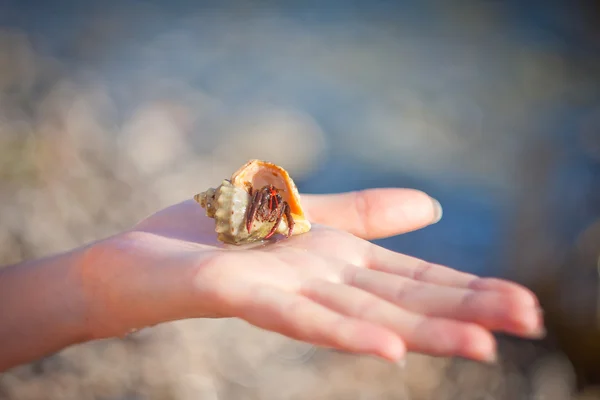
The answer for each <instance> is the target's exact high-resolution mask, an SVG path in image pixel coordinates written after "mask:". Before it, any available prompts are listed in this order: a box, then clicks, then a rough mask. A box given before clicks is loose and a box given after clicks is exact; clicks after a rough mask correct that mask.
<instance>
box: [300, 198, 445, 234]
mask: <svg viewBox="0 0 600 400" xmlns="http://www.w3.org/2000/svg"><path fill="white" fill-rule="evenodd" d="M302 205H303V206H304V207H305V208H306V210H307V214H308V215H309V218H310V219H311V220H312V221H314V222H315V223H318V224H323V225H329V226H331V227H334V228H338V229H342V230H345V231H348V232H350V233H352V234H354V235H356V236H359V237H361V238H364V239H378V238H383V237H389V236H393V235H398V234H401V233H405V232H409V231H414V230H416V229H420V228H423V227H425V226H427V225H431V224H433V223H436V222H437V221H439V219H440V218H441V216H442V209H441V207H440V205H439V203H438V202H437V201H436V200H434V199H432V198H431V197H429V196H428V195H427V194H425V193H423V192H421V191H418V190H413V189H391V188H386V189H369V190H363V191H358V192H348V193H341V194H330V195H302Z"/></svg>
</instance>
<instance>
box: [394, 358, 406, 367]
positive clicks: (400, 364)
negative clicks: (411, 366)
mask: <svg viewBox="0 0 600 400" xmlns="http://www.w3.org/2000/svg"><path fill="white" fill-rule="evenodd" d="M396 365H397V366H398V367H400V369H404V368H405V367H406V358H401V359H400V360H398V361H396Z"/></svg>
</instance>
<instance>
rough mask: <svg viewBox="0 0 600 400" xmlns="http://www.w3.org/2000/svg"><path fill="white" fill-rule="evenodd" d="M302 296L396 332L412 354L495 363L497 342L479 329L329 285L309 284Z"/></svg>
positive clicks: (478, 327)
mask: <svg viewBox="0 0 600 400" xmlns="http://www.w3.org/2000/svg"><path fill="white" fill-rule="evenodd" d="M302 294H304V295H305V296H306V297H308V298H309V299H311V300H313V301H316V302H318V303H319V304H322V305H323V306H325V307H327V308H330V309H332V310H334V311H337V312H339V313H342V314H344V315H347V316H348V317H351V318H357V319H360V320H364V321H368V322H371V323H374V324H380V325H381V326H383V327H386V328H387V329H390V330H392V331H394V332H396V333H397V334H398V335H399V336H400V337H401V338H402V339H403V340H404V342H405V343H406V346H407V349H408V350H409V351H416V352H420V353H426V354H430V355H435V356H461V357H465V358H471V359H474V360H478V361H491V360H493V359H495V355H496V343H495V340H494V338H493V336H492V335H491V333H490V332H488V331H487V330H485V329H484V328H482V327H480V326H478V325H475V324H470V323H463V322H458V321H452V320H448V319H442V318H432V317H428V316H424V315H420V314H417V313H413V312H410V311H407V310H404V309H402V308H400V307H397V306H395V305H393V304H391V303H389V302H387V301H385V300H382V299H380V298H378V297H377V296H375V295H373V294H371V293H367V292H365V291H362V290H359V289H356V288H353V287H350V286H346V285H343V284H336V283H330V282H326V281H311V282H310V283H307V284H306V285H305V286H304V287H303V289H302Z"/></svg>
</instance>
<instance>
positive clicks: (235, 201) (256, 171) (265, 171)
mask: <svg viewBox="0 0 600 400" xmlns="http://www.w3.org/2000/svg"><path fill="white" fill-rule="evenodd" d="M267 185H273V186H274V187H275V188H277V189H278V190H279V194H280V195H281V198H282V199H283V201H284V202H286V203H287V205H288V206H289V211H290V215H291V217H292V219H293V221H294V224H293V229H292V230H291V235H299V234H302V233H306V232H308V231H310V229H311V224H310V222H309V221H308V219H307V218H306V216H305V214H304V210H303V209H302V205H301V203H300V194H299V193H298V189H297V188H296V185H295V184H294V181H293V180H292V178H291V177H290V175H289V174H288V172H287V171H286V170H285V169H283V168H282V167H280V166H278V165H275V164H273V163H270V162H267V161H261V160H250V161H248V162H247V163H246V164H244V165H243V166H242V167H241V168H239V169H238V170H237V171H236V172H234V173H233V175H232V176H231V179H225V180H223V182H222V183H221V185H219V186H218V187H217V188H210V189H208V190H206V191H204V192H201V193H198V194H197V195H195V196H194V200H196V202H198V203H199V204H200V206H202V208H204V209H205V210H206V216H208V217H210V218H213V219H214V220H215V232H216V233H217V238H218V239H219V240H220V241H221V242H224V243H230V244H237V245H241V244H246V243H252V242H256V241H260V240H263V239H265V237H267V236H268V235H269V232H270V231H271V230H272V228H273V226H274V224H275V223H276V221H263V220H260V219H255V220H253V222H252V224H251V227H250V230H248V229H247V226H246V222H247V216H248V207H250V205H251V203H252V201H253V197H252V195H251V193H254V192H256V191H257V190H260V189H261V188H264V187H265V186H267ZM275 232H276V233H279V234H283V235H287V234H288V233H289V226H288V222H287V219H286V218H282V219H281V221H280V222H279V224H278V226H277V227H276V228H275Z"/></svg>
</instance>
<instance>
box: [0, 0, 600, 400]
mask: <svg viewBox="0 0 600 400" xmlns="http://www.w3.org/2000/svg"><path fill="white" fill-rule="evenodd" d="M598 10H600V8H599V7H597V6H596V3H595V2H591V1H589V2H586V1H573V2H568V1H562V2H561V1H545V2H542V1H529V2H519V1H505V2H500V1H417V2H408V1H406V2H402V1H397V2H387V1H372V2H344V1H331V2H318V1H307V2H303V5H302V6H299V5H297V4H296V3H293V2H288V1H282V2H275V1H263V2H260V4H259V2H252V1H242V0H238V1H225V2H216V1H215V2H207V1H197V2H193V1H186V0H180V1H173V2H167V1H159V0H155V1H133V0H127V1H120V2H119V1H112V0H111V1H105V2H102V3H100V2H98V3H95V5H92V4H91V2H69V1H64V2H43V1H20V2H19V1H13V2H10V1H5V2H2V3H0V204H1V206H0V221H1V228H2V229H0V244H1V247H0V249H1V251H0V261H1V263H0V264H2V265H4V264H8V263H12V262H17V261H19V260H22V259H27V258H32V257H38V256H43V255H47V254H49V253H51V252H55V251H60V250H63V249H67V248H70V247H73V246H77V245H80V244H83V243H85V242H88V241H91V240H95V239H98V238H100V237H103V236H106V235H109V234H111V233H113V232H115V231H117V230H119V229H122V228H125V227H129V226H131V225H132V224H134V223H136V222H137V221H138V220H140V219H142V218H143V217H145V216H146V215H148V214H150V213H152V212H153V211H155V210H157V209H159V208H161V207H164V206H167V205H170V204H172V203H175V202H179V201H181V200H183V199H186V198H190V197H191V196H193V194H195V193H197V192H198V191H200V190H204V189H205V188H207V187H209V186H214V185H216V184H218V183H219V182H220V180H221V179H223V178H224V177H226V176H229V175H230V174H231V172H232V171H233V170H235V169H236V168H237V167H239V166H240V165H241V164H242V163H244V162H245V161H246V160H247V159H249V158H262V159H268V160H270V161H273V162H276V163H279V164H281V165H283V166H284V167H285V168H286V169H288V170H289V171H290V173H291V174H292V176H293V177H294V179H295V181H296V183H297V184H298V186H299V189H300V191H302V192H313V193H325V192H340V191H346V190H355V189H364V188H369V187H384V186H406V187H414V188H418V189H423V190H425V191H427V192H428V193H430V194H431V195H433V196H434V197H436V198H438V199H439V200H440V202H441V203H442V205H443V207H444V219H443V220H442V221H441V222H440V223H438V224H437V225H435V226H432V227H429V228H427V229H425V230H423V231H420V232H414V233H411V234H407V235H402V236H399V237H395V238H390V239H386V240H382V241H378V243H380V244H382V245H384V246H386V247H388V248H392V249H395V250H398V251H402V252H406V253H408V254H412V255H415V256H418V257H423V258H426V259H428V260H431V261H434V262H439V263H443V264H446V265H450V266H452V267H455V268H458V269H461V270H465V271H469V272H475V273H478V274H481V275H494V276H505V277H509V278H511V279H515V280H518V281H520V282H522V283H525V284H527V285H528V286H530V287H532V288H534V290H536V291H537V292H538V293H539V294H540V296H542V300H543V302H544V305H545V306H546V307H547V314H548V316H547V318H548V322H549V329H550V335H549V338H548V339H547V340H545V341H543V342H529V341H522V340H516V339H512V338H501V349H502V353H501V354H502V360H501V362H500V364H499V365H498V366H494V367H490V366H483V365H479V364H476V363H472V362H467V361H464V360H455V359H440V358H430V357H425V356H419V355H411V356H410V357H409V359H408V362H407V364H406V365H405V366H396V365H388V364H385V363H383V362H380V361H377V360H374V359H370V358H366V357H357V356H351V355H346V354H340V353H335V352H330V351H325V350H320V349H315V348H313V347H312V346H308V345H304V344H302V343H297V342H294V341H290V340H287V339H285V338H282V337H280V336H278V335H274V334H270V333H266V332H263V331H260V330H257V329H254V328H252V327H250V326H248V325H246V324H244V323H242V322H240V321H235V320H231V321H183V322H177V323H171V324H166V325H162V326H159V327H155V328H153V329H149V330H145V331H142V332H140V333H138V334H136V335H134V336H132V337H130V338H127V339H123V340H112V341H103V342H96V343H89V344H86V345H82V346H76V347H73V348H69V349H67V350H65V351H63V352H61V353H60V354H57V355H54V356H52V357H49V358H47V359H44V360H40V361H39V362H36V363H33V364H31V365H27V366H23V367H19V368H15V369H14V370H12V371H9V372H7V373H5V374H2V375H0V399H19V400H22V399H23V400H24V399H102V400H117V399H123V400H124V399H136V400H137V399H165V400H166V399H169V400H170V399H211V400H212V399H235V400H237V399H240V400H241V399H261V400H262V399H282V400H286V399H507V400H514V399H548V400H550V399H556V400H558V399H574V398H586V399H592V398H600V395H598V394H596V395H595V394H594V385H598V384H600V333H599V332H600V327H599V324H600V317H599V316H598V315H600V314H599V313H600V291H599V290H598V282H599V271H600V261H599V255H600V223H599V222H596V221H598V219H599V217H600V80H599V79H600V29H598V26H599V25H598V22H599V20H600V19H599V18H598V17H599V16H600V12H599V11H598ZM575 388H579V389H582V390H583V393H579V394H576V393H573V390H574V389H575Z"/></svg>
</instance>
